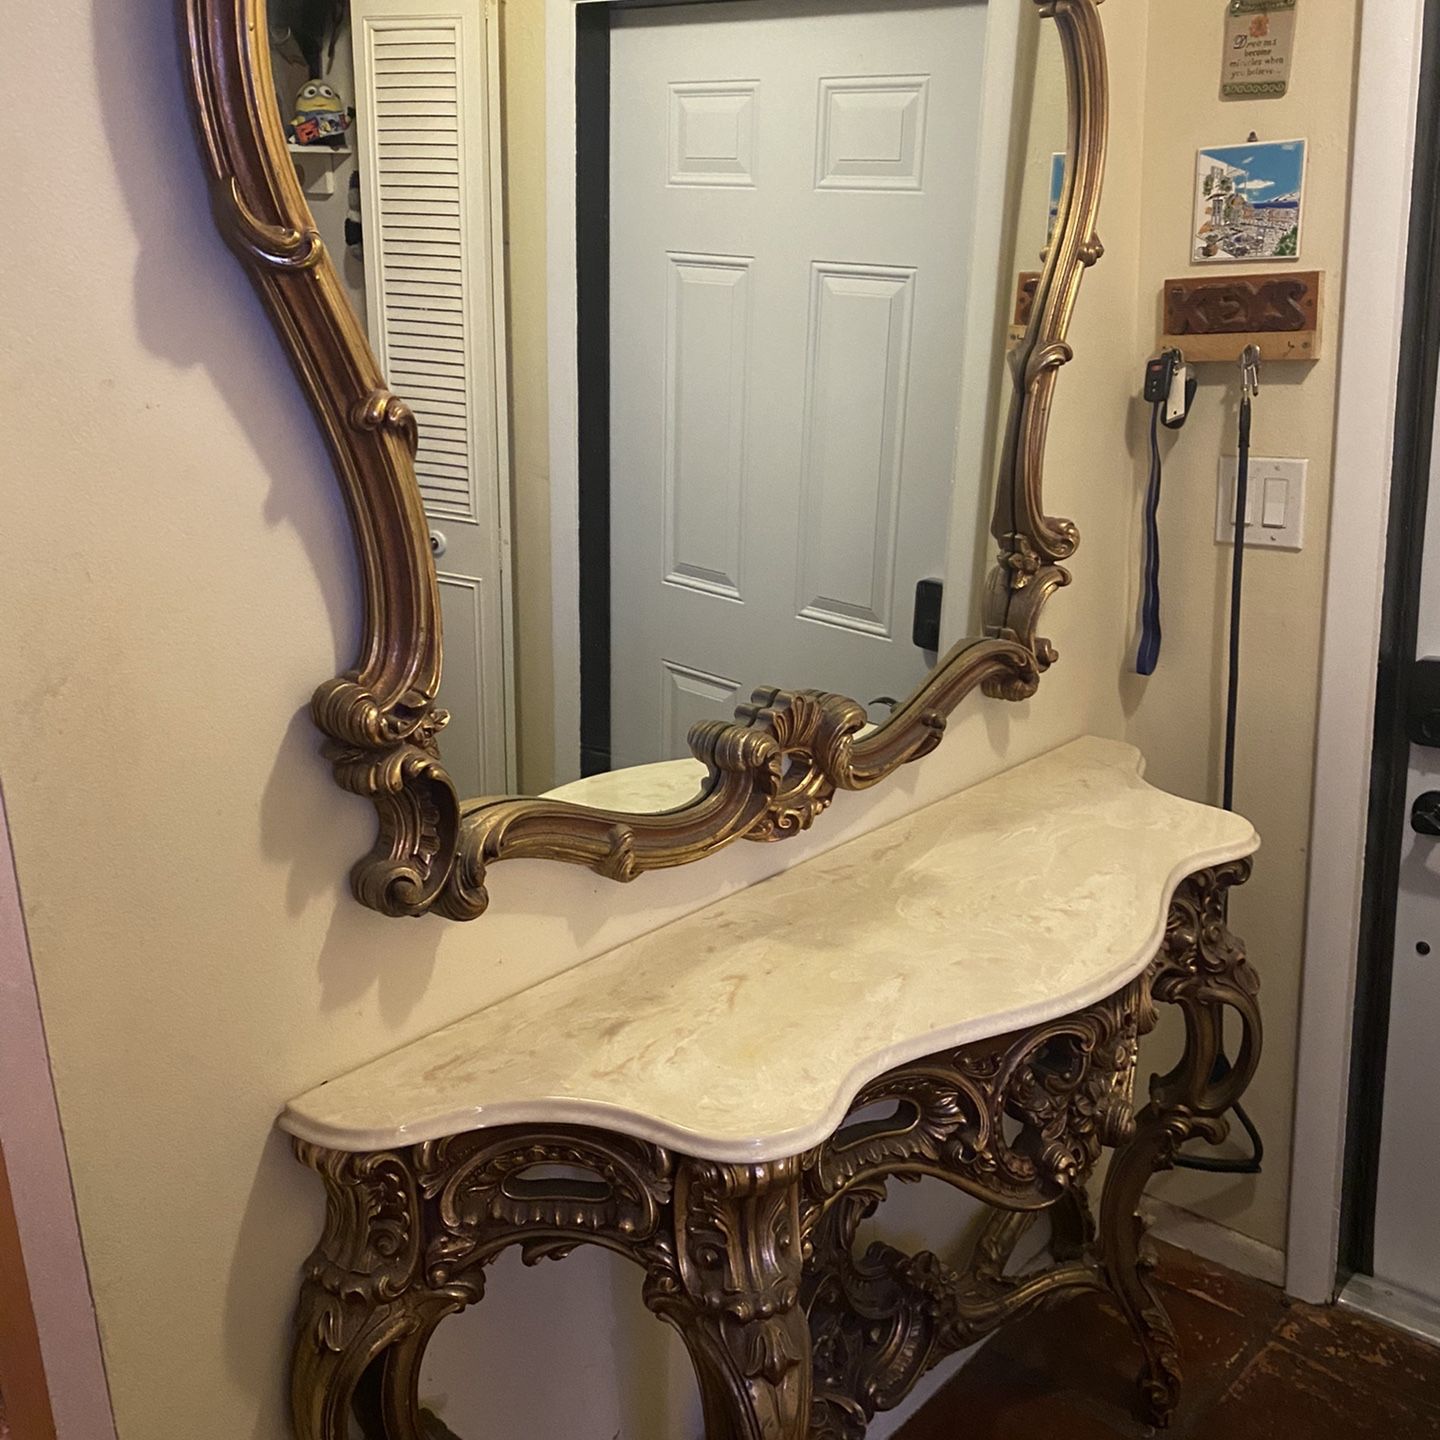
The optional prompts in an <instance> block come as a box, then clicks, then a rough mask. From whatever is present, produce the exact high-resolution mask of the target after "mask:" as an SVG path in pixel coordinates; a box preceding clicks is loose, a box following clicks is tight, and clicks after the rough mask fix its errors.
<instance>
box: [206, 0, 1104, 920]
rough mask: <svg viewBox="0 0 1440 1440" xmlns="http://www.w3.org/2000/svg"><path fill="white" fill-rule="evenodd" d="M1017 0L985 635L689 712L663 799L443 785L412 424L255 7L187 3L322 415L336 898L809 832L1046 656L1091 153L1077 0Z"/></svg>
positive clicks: (283, 330)
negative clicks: (1021, 38)
mask: <svg viewBox="0 0 1440 1440" xmlns="http://www.w3.org/2000/svg"><path fill="white" fill-rule="evenodd" d="M1010 3H1015V4H1025V3H1033V4H1036V5H1037V6H1038V9H1039V13H1040V15H1041V16H1042V17H1045V18H1047V19H1053V21H1054V22H1055V25H1056V29H1057V33H1058V36H1059V41H1060V47H1061V50H1062V52H1063V56H1064V63H1065V72H1066V84H1067V89H1068V140H1067V165H1066V171H1065V184H1064V190H1063V193H1062V196H1061V200H1060V206H1059V212H1058V218H1057V221H1056V225H1055V230H1054V234H1053V237H1052V240H1051V243H1050V246H1049V248H1048V250H1047V251H1046V255H1045V263H1044V270H1043V272H1042V274H1041V277H1040V280H1039V282H1038V285H1037V287H1036V290H1035V295H1034V302H1033V308H1032V311H1031V316H1030V321H1029V324H1028V326H1027V328H1026V331H1025V334H1024V336H1023V338H1022V339H1021V340H1020V342H1019V343H1018V344H1017V345H1016V346H1015V348H1014V349H1013V350H1012V351H1011V353H1010V362H1009V363H1010V380H1011V387H1010V401H1009V414H1008V418H1007V420H1006V426H1005V432H1004V441H1003V447H1002V458H1001V465H1000V476H999V483H998V486H997V492H996V501H995V511H994V519H993V522H992V526H991V533H992V534H993V536H994V537H995V540H996V542H997V544H998V545H999V557H998V560H997V563H996V564H995V566H994V567H993V569H992V570H991V572H990V576H989V580H988V582H987V586H986V593H985V599H984V634H983V635H982V636H979V637H975V638H970V639H964V640H961V641H959V642H958V643H957V644H956V645H955V646H953V647H952V648H951V649H950V651H949V652H948V653H947V654H946V655H945V656H944V657H943V658H942V659H941V661H940V663H939V664H938V666H937V667H936V668H935V669H934V670H933V671H932V672H931V674H930V675H929V676H928V677H927V678H926V680H925V681H924V682H923V683H922V684H921V685H920V687H919V688H918V689H917V690H916V691H915V692H914V693H913V694H912V695H911V696H910V698H909V699H908V700H907V701H905V702H904V703H903V704H901V705H900V706H898V707H897V708H896V709H895V711H894V712H893V713H892V714H891V716H890V717H889V719H888V720H886V721H885V723H884V724H882V725H881V726H880V727H879V728H878V729H876V730H874V731H872V732H870V733H868V734H866V735H864V736H863V737H862V736H861V734H860V732H861V730H862V728H863V726H864V724H865V712H864V709H863V708H862V707H861V706H860V705H859V704H857V703H856V702H855V701H854V700H851V699H847V698H845V697H843V696H839V695H830V694H824V693H821V692H818V691H788V690H773V691H772V690H767V691H761V692H757V693H756V695H755V696H754V697H753V699H752V703H751V704H750V705H748V706H745V707H742V708H741V709H740V710H739V711H738V712H737V716H736V720H735V722H733V723H727V722H724V721H706V722H703V723H701V724H699V725H696V726H695V727H694V728H693V729H692V731H691V733H690V745H691V748H692V750H693V751H694V753H695V755H696V756H697V758H699V759H700V760H702V761H703V762H704V763H705V765H706V767H707V769H708V771H709V780H708V783H707V784H706V786H705V788H704V790H703V793H702V794H701V795H700V796H699V797H698V798H697V799H696V800H695V801H694V802H693V803H691V804H689V805H687V806H684V807H682V808H680V809H678V810H673V811H669V812H667V813H664V814H656V815H640V814H628V813H619V812H609V811H604V810H597V809H592V808H589V807H585V806H581V805H575V804H571V803H568V802H563V801H556V800H546V799H527V798H519V797H505V798H498V799H496V798H481V799H471V800H465V799H464V798H463V797H461V796H459V795H458V794H457V793H456V790H455V787H454V785H453V784H452V782H451V780H450V777H449V775H448V774H447V773H446V771H445V768H444V766H443V764H442V763H441V761H440V757H439V752H438V750H437V748H436V743H435V737H436V734H437V732H438V731H439V730H440V729H441V728H442V727H443V726H444V724H445V722H446V719H447V718H448V717H447V716H446V714H445V712H444V711H443V710H440V709H438V708H437V706H436V703H435V701H436V696H437V694H438V693H439V685H440V671H441V655H442V648H441V634H440V602H439V589H438V585H437V580H436V574H435V564H434V559H433V557H432V555H431V552H430V546H429V531H428V527H427V524H426V519H425V514H424V511H423V509H422V507H421V501H420V491H419V487H418V485H417V483H416V479H415V469H414V455H415V448H416V438H417V430H416V423H415V417H414V415H413V414H412V413H411V411H410V409H409V407H408V406H407V405H406V404H405V403H404V402H403V401H402V400H401V399H399V398H398V397H397V396H395V395H393V394H392V393H391V392H390V390H389V389H388V388H387V386H386V383H385V377H384V376H383V375H382V374H381V373H380V369H379V365H378V364H377V362H376V359H375V356H374V355H373V354H372V352H371V349H370V346H369V343H368V341H367V339H366V337H365V335H364V333H363V332H362V330H361V328H360V324H359V321H358V320H357V318H356V317H355V315H354V313H353V311H352V310H351V307H350V304H349V302H348V300H347V298H346V295H345V292H344V290H343V287H342V285H341V283H340V280H339V278H338V276H337V273H336V271H335V267H334V264H333V262H332V260H331V258H330V256H329V255H328V254H327V252H326V249H325V246H324V245H323V243H322V242H321V239H320V236H319V234H318V232H317V231H316V229H315V224H314V220H313V218H312V216H311V214H310V210H309V208H308V206H307V204H306V202H305V198H304V195H303V193H302V191H301V188H300V183H299V181H298V179H297V177H296V174H295V169H294V166H293V164H292V163H291V160H290V156H289V154H288V153H287V151H286V145H285V137H284V133H283V131H282V129H281V124H280V117H279V114H278V111H277V110H276V108H275V106H274V104H273V103H271V100H270V97H271V96H272V95H273V94H274V86H273V83H272V78H271V70H270V56H269V47H268V43H267V29H266V24H265V10H264V0H186V18H187V24H188V30H189V40H190V57H189V58H190V78H191V89H192V93H193V97H194V102H195V110H196V119H197V123H198V127H199V131H200V137H201V141H202V145H203V149H204V154H205V157H206V160H207V162H208V165H209V169H210V172H211V176H212V196H213V201H214V209H215V214H216V218H217V221H218V223H219V225H220V228H221V230H222V231H223V233H224V234H225V236H226V238H227V240H228V241H229V242H230V244H231V246H232V247H233V248H234V249H235V251H236V252H237V254H238V255H239V256H240V258H241V260H242V261H243V262H244V264H245V265H246V268H247V269H248V270H249V272H250V274H251V276H252V278H253V279H254V280H255V283H256V286H257V288H258V289H259V292H260V295H261V298H262V300H263V301H264V303H265V305H266V307H267V308H268V310H269V311H270V314H271V317H272V319H273V320H274V321H275V324H276V327H277V329H278V330H279V332H280V335H281V338H282V340H283V342H284V344H285V346H286V348H287V349H288V351H289V353H290V356H291V359H292V361H293V363H294V366H295V369H296V372H297V374H298V375H299V378H300V381H301V383H302V385H303V386H304V388H305V391H306V393H307V394H308V396H309V398H310V402H311V404H312V405H313V406H314V408H315V411H316V413H317V415H318V416H319V418H320V421H321V425H322V428H323V430H324V433H325V436H326V439H327V441H328V443H329V447H330V451H331V455H332V458H333V459H334V462H335V466H336V470H337V473H338V477H339V481H340V484H341V487H342V489H343V491H344V493H345V496H346V500H347V502H348V509H349V513H350V517H351V523H352V526H353V529H354V534H355V542H356V550H357V555H358V560H359V566H360V573H361V581H362V586H363V592H364V606H363V615H364V633H363V636H362V641H361V646H360V654H359V657H358V659H357V661H356V663H355V665H354V667H353V668H352V669H351V670H349V671H347V672H346V673H345V674H344V675H341V676H339V677H337V678H335V679H332V680H327V681H325V682H324V683H323V684H321V685H320V686H319V688H318V689H317V690H316V692H315V695H314V698H313V701H312V705H311V711H312V714H313V716H314V719H315V723H316V725H317V726H318V727H319V728H320V730H321V731H322V732H323V733H324V735H325V737H326V740H325V745H324V751H325V754H326V756H327V757H328V759H329V760H330V762H331V764H332V766H333V767H334V774H335V778H336V780H337V782H338V783H339V784H340V785H341V786H342V787H343V788H344V789H346V790H349V791H351V792H353V793H355V794H357V795H363V796H365V797H367V798H368V799H370V800H371V801H372V802H373V804H374V806H375V809H376V813H377V818H378V825H377V833H376V838H375V843H374V845H373V846H372V847H371V849H370V851H369V853H368V854H366V855H365V856H363V857H362V858H361V859H360V860H359V861H358V862H357V863H356V865H355V866H354V868H353V870H352V872H351V881H352V886H353V889H354V893H355V895H356V897H357V898H358V899H359V900H360V901H361V902H362V903H363V904H365V905H368V906H370V907H371V908H373V909H375V910H379V911H381V912H382V913H384V914H387V915H421V914H425V913H427V912H429V911H437V912H439V913H441V914H444V915H447V916H449V917H450V918H452V919H456V920H469V919H474V918H475V917H476V916H478V915H480V914H482V913H483V912H484V910H485V908H486V905H487V903H488V899H489V896H488V892H487V888H486V885H487V877H488V871H489V867H490V866H491V864H493V863H494V862H495V861H497V860H504V859H511V858H515V857H528V858H541V859H551V860H563V861H567V862H569V863H571V864H579V865H587V866H589V867H590V868H591V869H592V870H595V871H597V872H598V873H600V874H602V875H606V876H608V877H610V878H612V879H615V880H631V879H633V878H634V877H635V876H637V875H639V874H641V873H642V872H643V871H646V870H654V869H662V868H665V867H668V866H673V865H685V864H689V863H690V862H692V861H695V860H699V859H702V858H704V857H705V856H707V855H709V854H712V853H713V852H714V851H716V850H718V849H721V848H722V847H724V846H726V845H728V844H730V843H731V842H732V841H734V840H738V839H748V840H780V839H784V838H786V837H787V836H790V835H794V834H797V833H799V832H800V831H802V830H805V829H807V828H808V827H809V826H810V825H811V824H812V823H813V822H814V820H815V817H816V816H817V815H819V814H820V813H821V812H822V811H823V810H824V809H825V808H826V807H827V806H828V805H829V803H830V801H831V799H832V798H833V796H834V794H835V792H836V791H837V790H860V789H865V788H867V787H869V786H871V785H875V784H877V783H878V782H879V781H881V780H883V779H885V778H886V777H887V776H888V775H890V774H891V773H892V772H893V771H895V770H896V769H897V768H898V767H899V766H901V765H904V764H906V763H908V762H909V761H912V760H917V759H919V758H920V757H921V756H922V755H925V754H928V753H929V751H931V750H933V749H934V748H935V746H936V745H937V744H939V742H940V739H941V736H942V734H943V732H944V728H945V722H946V717H947V716H948V715H949V714H950V712H951V711H952V710H954V709H955V707H956V706H957V705H958V704H959V703H960V701H961V700H962V699H963V698H964V697H965V696H966V695H968V694H969V693H970V692H971V691H972V690H974V689H976V688H977V687H980V688H982V689H983V691H984V693H985V694H987V695H989V696H991V697H994V698H998V699H1003V700H1022V699H1026V698H1028V697H1029V696H1031V695H1033V694H1034V693H1035V690H1036V688H1037V686H1038V684H1039V681H1040V676H1041V674H1042V673H1043V672H1044V671H1045V670H1046V669H1047V668H1048V667H1049V666H1050V665H1051V664H1052V663H1053V662H1054V660H1055V659H1056V654H1055V651H1054V649H1053V647H1052V646H1051V645H1050V643H1049V641H1048V640H1046V639H1045V638H1044V637H1043V636H1042V635H1041V634H1040V631H1039V624H1040V616H1041V612H1042V610H1043V609H1044V606H1045V603H1046V601H1047V600H1048V599H1049V597H1050V595H1051V594H1052V593H1053V592H1054V591H1055V590H1057V589H1059V588H1060V587H1062V586H1064V585H1066V584H1068V583H1069V580H1070V575H1069V572H1068V571H1067V570H1066V569H1065V568H1064V565H1063V563H1062V562H1063V561H1065V560H1067V559H1068V558H1069V557H1070V556H1071V555H1073V554H1074V552H1075V549H1076V546H1077V544H1078V539H1079V537H1078V534H1077V531H1076V529H1075V526H1074V525H1073V524H1072V523H1071V522H1070V521H1069V520H1064V519H1059V518H1056V517H1053V516H1049V515H1047V514H1046V513H1045V509H1044V502H1043V493H1042V492H1043V461H1044V451H1045V438H1046V429H1047V424H1048V419H1049V413H1050V405H1051V399H1052V396H1053V393H1054V387H1055V383H1056V380H1057V377H1058V373H1059V371H1060V368H1061V367H1062V366H1063V365H1064V364H1065V363H1066V362H1067V361H1069V359H1070V358H1071V350H1070V347H1069V345H1068V344H1067V343H1066V339H1065V336H1066V332H1067V330H1068V328H1069V324H1070V319H1071V315H1072V312H1073V309H1074V304H1075V299H1076V295H1077V293H1078V291H1079V287H1080V280H1081V277H1082V275H1083V273H1084V271H1085V270H1086V268H1087V267H1089V266H1090V265H1092V264H1094V263H1095V261H1096V260H1097V259H1099V257H1100V254H1101V246H1100V242H1099V240H1098V239H1097V237H1096V234H1095V219H1096V213H1097V211H1098V208H1099V201H1100V187H1101V179H1102V173H1103V170H1104V158H1105V147H1106V127H1107V104H1106V70H1105V49H1104V39H1103V35H1102V31H1101V26H1100V20H1099V15H1098V12H1097V8H1096V7H1097V5H1098V3H1099V0H1010Z"/></svg>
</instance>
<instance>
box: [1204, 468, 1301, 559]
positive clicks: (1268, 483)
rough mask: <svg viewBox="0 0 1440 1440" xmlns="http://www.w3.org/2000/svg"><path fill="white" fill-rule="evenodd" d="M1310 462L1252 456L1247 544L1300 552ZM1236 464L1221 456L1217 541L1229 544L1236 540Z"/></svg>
mask: <svg viewBox="0 0 1440 1440" xmlns="http://www.w3.org/2000/svg"><path fill="white" fill-rule="evenodd" d="M1309 465H1310V462H1309V461H1308V460H1277V459H1273V458H1271V457H1269V456H1265V455H1252V456H1251V457H1250V483H1249V485H1248V487H1247V489H1246V495H1245V517H1244V519H1245V543H1246V544H1247V545H1260V546H1265V547H1268V548H1269V549H1271V550H1299V549H1300V548H1301V546H1302V544H1303V541H1304V518H1305V472H1306V471H1307V470H1308V469H1309ZM1236 479H1237V462H1236V458H1235V456H1233V455H1222V456H1221V457H1220V483H1219V485H1218V487H1217V491H1218V494H1217V504H1216V507H1215V539H1216V541H1217V542H1218V543H1220V544H1222V545H1229V544H1231V543H1232V542H1233V541H1234V538H1235V522H1236V519H1237V516H1236V514H1235V490H1236Z"/></svg>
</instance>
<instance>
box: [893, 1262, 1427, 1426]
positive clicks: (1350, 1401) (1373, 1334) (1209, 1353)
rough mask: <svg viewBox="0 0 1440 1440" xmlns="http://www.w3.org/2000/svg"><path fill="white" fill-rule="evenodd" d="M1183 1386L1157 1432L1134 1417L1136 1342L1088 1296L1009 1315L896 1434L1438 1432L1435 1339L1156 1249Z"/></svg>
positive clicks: (1110, 1312)
mask: <svg viewBox="0 0 1440 1440" xmlns="http://www.w3.org/2000/svg"><path fill="white" fill-rule="evenodd" d="M1158 1273H1159V1277H1160V1280H1161V1283H1162V1289H1163V1293H1164V1297H1165V1304H1166V1306H1167V1308H1168V1309H1169V1311H1170V1315H1171V1318H1172V1319H1173V1320H1174V1321H1175V1325H1176V1328H1177V1330H1178V1331H1179V1333H1180V1345H1181V1363H1182V1365H1183V1366H1184V1370H1185V1388H1184V1391H1183V1393H1182V1397H1181V1403H1180V1410H1179V1413H1178V1414H1177V1415H1176V1417H1175V1423H1174V1425H1173V1426H1172V1427H1171V1428H1170V1429H1169V1430H1168V1431H1156V1430H1155V1429H1153V1428H1152V1427H1151V1426H1149V1425H1147V1424H1144V1423H1142V1422H1141V1421H1140V1420H1138V1419H1137V1418H1136V1415H1135V1409H1134V1405H1135V1391H1134V1383H1133V1382H1134V1372H1135V1368H1136V1350H1135V1346H1134V1343H1133V1341H1132V1340H1131V1338H1130V1334H1129V1332H1128V1331H1127V1330H1126V1328H1125V1326H1124V1324H1123V1322H1122V1321H1121V1319H1120V1317H1119V1315H1118V1313H1117V1312H1115V1311H1114V1310H1112V1309H1110V1308H1109V1307H1108V1306H1107V1305H1106V1304H1105V1302H1103V1301H1102V1300H1100V1299H1099V1298H1098V1297H1095V1296H1091V1295H1081V1296H1077V1297H1076V1298H1074V1299H1072V1300H1068V1301H1066V1302H1065V1303H1064V1304H1062V1305H1058V1306H1056V1307H1055V1308H1054V1309H1053V1310H1050V1311H1047V1312H1044V1313H1041V1314H1037V1315H1031V1316H1028V1317H1026V1318H1025V1319H1024V1320H1019V1321H1016V1322H1015V1324H1014V1325H1013V1326H1012V1327H1011V1328H1010V1329H1009V1330H1007V1331H1003V1332H1001V1334H999V1335H997V1336H996V1337H995V1338H994V1339H993V1340H992V1341H991V1342H990V1343H989V1344H988V1345H986V1346H985V1347H984V1348H983V1349H982V1350H981V1351H980V1352H979V1353H978V1354H977V1355H976V1356H975V1357H974V1358H973V1359H972V1360H970V1361H969V1362H968V1363H967V1364H966V1366H965V1367H964V1369H962V1370H961V1371H960V1373H959V1374H958V1375H957V1376H956V1377H955V1379H954V1380H952V1381H951V1382H950V1384H949V1385H947V1386H946V1387H945V1388H944V1389H943V1390H942V1391H941V1392H940V1393H939V1394H938V1395H937V1396H936V1397H935V1398H934V1399H933V1400H931V1401H930V1403H929V1404H928V1405H927V1406H925V1408H924V1409H923V1410H921V1411H920V1413H919V1414H918V1415H916V1416H915V1418H914V1419H913V1420H912V1421H910V1423H909V1424H908V1425H906V1426H905V1428H904V1429H903V1430H902V1431H901V1432H900V1437H899V1440H959V1437H963V1440H1037V1437H1047V1440H1048V1437H1054V1440H1141V1437H1146V1436H1156V1435H1165V1436H1167V1437H1168V1440H1201V1437H1204V1440H1340V1437H1344V1440H1372V1437H1373V1440H1380V1437H1384V1440H1431V1437H1437V1440H1440V1348H1437V1347H1432V1346H1428V1345H1425V1344H1422V1343H1421V1342H1420V1341H1418V1340H1412V1339H1410V1338H1409V1337H1408V1336H1406V1335H1403V1334H1401V1333H1400V1332H1399V1331H1395V1330H1391V1329H1389V1328H1388V1327H1386V1326H1383V1325H1380V1324H1378V1323H1377V1322H1375V1321H1373V1320H1368V1319H1365V1318H1364V1317H1362V1316H1358V1315H1355V1314H1353V1313H1351V1312H1349V1311H1345V1310H1335V1309H1317V1308H1315V1307H1313V1306H1310V1305H1301V1304H1298V1303H1295V1304H1290V1303H1287V1302H1286V1301H1285V1300H1284V1298H1283V1297H1282V1296H1281V1294H1280V1292H1279V1291H1278V1290H1275V1289H1273V1288H1272V1287H1271V1286H1268V1285H1263V1284H1261V1283H1260V1282H1259V1281H1255V1280H1249V1279H1246V1278H1244V1277H1242V1276H1239V1275H1235V1274H1233V1273H1231V1272H1230V1271H1228V1270H1222V1269H1220V1268H1218V1267H1216V1266H1213V1265H1209V1264H1207V1263H1205V1262H1204V1261H1200V1260H1197V1259H1196V1258H1195V1257H1194V1256H1192V1255H1188V1254H1186V1253H1185V1252H1183V1251H1179V1250H1171V1249H1168V1248H1165V1249H1162V1257H1161V1265H1160V1270H1159V1272H1158Z"/></svg>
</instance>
